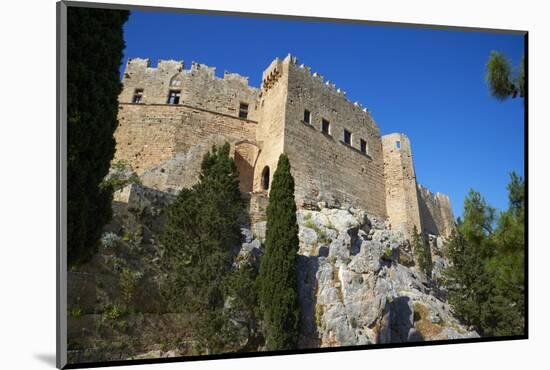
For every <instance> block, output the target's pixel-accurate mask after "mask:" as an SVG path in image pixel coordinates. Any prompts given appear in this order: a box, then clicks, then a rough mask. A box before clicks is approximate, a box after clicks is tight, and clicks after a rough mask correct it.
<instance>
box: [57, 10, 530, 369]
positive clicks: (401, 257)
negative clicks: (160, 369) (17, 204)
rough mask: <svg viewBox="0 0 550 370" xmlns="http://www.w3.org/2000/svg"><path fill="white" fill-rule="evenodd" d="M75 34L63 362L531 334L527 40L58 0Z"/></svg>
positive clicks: (495, 33) (63, 74)
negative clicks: (528, 249)
mask: <svg viewBox="0 0 550 370" xmlns="http://www.w3.org/2000/svg"><path fill="white" fill-rule="evenodd" d="M436 22H437V20H436V19H434V23H436ZM58 37H59V43H58V46H59V47H58V49H59V50H58V80H59V84H58V103H59V109H58V112H59V116H58V133H59V135H58V148H59V168H58V169H59V183H58V205H59V208H58V240H59V250H58V318H57V319H58V367H60V368H76V367H89V366H108V365H123V364H124V365H126V364H141V363H153V362H168V361H189V360H208V359H214V358H230V357H249V356H259V355H262V356H263V355H283V354H294V353H312V352H324V351H334V350H343V349H345V350H357V349H361V350H365V349H373V348H386V347H402V346H416V345H434V344H450V343H464V342H481V341H489V340H503V339H525V338H527V316H526V313H527V308H526V304H527V301H526V295H527V282H526V271H527V264H526V261H527V259H526V254H527V242H526V241H527V236H526V231H527V229H526V221H527V219H526V216H527V194H526V179H527V161H526V153H527V152H526V145H527V141H526V138H527V136H526V131H527V120H526V117H527V107H528V104H527V98H528V93H527V91H528V90H527V69H526V66H527V57H528V55H527V32H526V31H512V30H489V29H468V28H458V27H445V26H429V25H413V24H398V23H383V22H380V21H379V20H377V21H376V22H374V21H363V20H339V19H323V18H312V17H308V16H307V14H304V15H303V16H300V17H290V16H279V15H273V14H246V13H231V12H219V11H208V10H189V9H174V8H155V7H143V6H137V5H136V6H132V5H125V6H122V5H110V4H98V3H93V4H92V3H78V2H61V3H58ZM395 351H399V349H397V348H396V349H395ZM365 355H368V353H365Z"/></svg>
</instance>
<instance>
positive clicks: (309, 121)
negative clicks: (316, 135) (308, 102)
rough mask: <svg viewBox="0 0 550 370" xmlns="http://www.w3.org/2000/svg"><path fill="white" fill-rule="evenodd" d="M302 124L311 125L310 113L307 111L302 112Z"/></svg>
mask: <svg viewBox="0 0 550 370" xmlns="http://www.w3.org/2000/svg"><path fill="white" fill-rule="evenodd" d="M304 122H305V123H311V112H310V111H308V110H307V109H306V110H304Z"/></svg>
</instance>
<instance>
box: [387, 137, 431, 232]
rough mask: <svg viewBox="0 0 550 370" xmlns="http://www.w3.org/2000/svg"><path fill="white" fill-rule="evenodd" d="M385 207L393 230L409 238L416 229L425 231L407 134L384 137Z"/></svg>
mask: <svg viewBox="0 0 550 370" xmlns="http://www.w3.org/2000/svg"><path fill="white" fill-rule="evenodd" d="M382 145H383V150H384V178H385V182H386V196H385V199H386V207H387V209H388V217H389V219H390V223H391V226H392V229H394V230H401V231H402V232H403V233H405V235H407V236H410V235H411V234H412V231H413V227H414V226H416V228H417V229H418V231H419V232H420V231H421V230H422V226H421V223H420V211H419V207H418V196H417V190H416V174H415V171H414V164H413V158H412V151H411V143H410V141H409V138H408V137H407V136H405V135H404V134H399V133H396V134H390V135H384V136H383V137H382Z"/></svg>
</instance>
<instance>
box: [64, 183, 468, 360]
mask: <svg viewBox="0 0 550 370" xmlns="http://www.w3.org/2000/svg"><path fill="white" fill-rule="evenodd" d="M173 199H174V196H173V195H172V194H169V193H163V192H160V191H158V190H154V189H150V188H147V187H145V186H141V185H136V184H132V185H129V186H127V187H125V188H124V189H122V190H121V191H119V192H118V193H117V194H116V197H115V202H114V204H113V209H114V219H113V221H112V222H111V223H110V224H109V225H108V227H107V228H106V232H105V234H104V238H103V240H102V244H103V247H102V248H101V249H100V251H99V253H98V254H97V255H96V256H95V257H94V259H93V260H92V261H91V262H90V263H88V264H87V265H86V266H83V267H82V268H81V269H79V270H78V271H70V272H69V287H68V288H69V293H68V295H69V297H68V298H69V300H68V302H69V349H70V352H69V355H70V358H71V359H72V360H74V361H86V360H94V361H97V360H116V359H126V358H143V357H160V356H174V355H187V354H191V353H192V352H190V351H192V343H193V338H192V337H190V336H189V333H188V332H187V331H188V330H187V327H188V325H187V324H186V322H187V321H188V320H189V319H190V318H189V317H184V316H182V315H181V314H174V313H171V312H169V311H167V309H166V304H165V302H164V301H163V297H162V294H161V281H162V276H163V274H164V273H165V272H164V271H163V268H162V247H161V246H160V245H159V244H158V241H157V240H158V236H159V234H160V232H161V231H162V224H163V209H164V207H165V206H166V205H167V204H169V203H170V202H171V201H172V200H173ZM297 219H298V223H299V227H300V233H299V239H300V248H299V254H298V258H297V263H298V271H299V276H298V280H299V286H298V292H299V301H300V305H301V334H300V340H299V346H300V348H316V347H335V346H353V345H364V344H374V343H403V342H412V341H425V340H438V339H455V338H471V337H477V336H478V335H477V333H475V332H473V331H470V330H468V328H466V327H464V326H462V325H461V324H460V323H459V322H458V320H457V319H455V318H454V317H453V313H452V308H451V307H450V306H449V305H448V304H447V303H446V301H445V292H444V291H442V290H441V289H440V288H438V286H437V285H436V283H434V282H433V281H428V280H427V279H426V277H425V275H424V274H423V273H421V272H419V271H418V270H417V268H416V267H415V266H414V258H413V256H412V252H411V250H410V248H409V243H408V241H407V240H405V238H404V235H403V234H402V233H401V232H400V231H393V230H389V229H388V225H387V223H386V222H385V221H384V220H382V219H378V218H376V217H371V216H369V215H368V214H367V213H365V212H364V211H363V210H359V209H338V208H326V206H324V205H323V204H321V205H320V207H319V208H318V210H299V211H298V214H297ZM265 227H266V223H265V222H258V223H255V224H252V226H251V227H243V228H242V234H243V239H242V245H241V249H240V256H239V257H238V260H243V259H252V260H253V261H254V262H255V263H258V261H259V260H260V259H261V255H262V241H263V238H264V236H265ZM430 240H431V243H430V245H431V246H432V252H433V259H434V262H435V263H434V265H435V267H434V276H435V278H436V279H435V280H436V281H437V278H438V277H440V276H441V271H442V270H443V269H444V268H445V266H446V264H447V261H446V259H445V258H444V254H443V252H442V249H443V246H444V243H443V239H441V238H438V237H436V236H431V238H430ZM242 343H243V345H247V343H246V340H243V341H242ZM258 350H261V346H260V347H258Z"/></svg>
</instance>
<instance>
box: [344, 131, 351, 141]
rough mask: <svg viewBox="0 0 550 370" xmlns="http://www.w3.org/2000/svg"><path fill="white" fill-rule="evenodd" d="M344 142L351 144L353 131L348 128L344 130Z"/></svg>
mask: <svg viewBox="0 0 550 370" xmlns="http://www.w3.org/2000/svg"><path fill="white" fill-rule="evenodd" d="M344 143H346V144H347V145H351V132H350V131H348V130H344Z"/></svg>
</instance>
